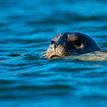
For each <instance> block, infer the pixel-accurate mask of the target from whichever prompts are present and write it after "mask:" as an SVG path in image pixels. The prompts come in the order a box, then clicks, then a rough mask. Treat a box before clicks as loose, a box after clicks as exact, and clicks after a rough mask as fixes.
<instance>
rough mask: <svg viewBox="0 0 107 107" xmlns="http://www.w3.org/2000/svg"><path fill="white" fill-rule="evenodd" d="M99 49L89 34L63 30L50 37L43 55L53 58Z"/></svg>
mask: <svg viewBox="0 0 107 107" xmlns="http://www.w3.org/2000/svg"><path fill="white" fill-rule="evenodd" d="M100 50H101V49H100V47H99V46H98V44H97V43H96V41H95V40H93V39H92V38H91V37H90V36H88V35H86V34H83V33H78V32H65V33H61V34H58V35H57V36H55V38H54V39H52V41H51V44H50V45H49V47H48V49H47V51H46V55H45V56H46V58H54V57H63V56H68V55H81V54H84V53H89V52H95V51H100Z"/></svg>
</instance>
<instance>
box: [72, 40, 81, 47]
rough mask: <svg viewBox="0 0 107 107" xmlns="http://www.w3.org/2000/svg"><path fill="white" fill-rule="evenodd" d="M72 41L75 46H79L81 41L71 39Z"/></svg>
mask: <svg viewBox="0 0 107 107" xmlns="http://www.w3.org/2000/svg"><path fill="white" fill-rule="evenodd" d="M73 43H74V45H76V46H78V47H79V46H81V42H80V41H79V40H75V41H73Z"/></svg>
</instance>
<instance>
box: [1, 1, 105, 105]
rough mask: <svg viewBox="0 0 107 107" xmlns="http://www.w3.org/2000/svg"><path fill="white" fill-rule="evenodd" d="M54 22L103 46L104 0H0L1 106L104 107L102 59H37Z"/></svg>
mask: <svg viewBox="0 0 107 107" xmlns="http://www.w3.org/2000/svg"><path fill="white" fill-rule="evenodd" d="M56 26H59V27H60V30H61V31H62V32H65V31H78V32H83V33H86V34H88V35H91V36H92V38H94V39H95V40H96V41H97V42H98V43H99V45H100V46H101V48H102V50H107V2H106V0H96V1H95V0H0V107H96V106H97V107H105V106H106V105H107V67H106V66H107V61H77V60H72V59H69V58H68V59H56V60H47V59H45V58H41V57H40V55H41V52H43V51H44V50H46V49H47V47H48V45H49V43H50V40H51V39H52V38H53V37H54V36H55V35H56V34H57V33H58V30H57V27H56Z"/></svg>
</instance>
